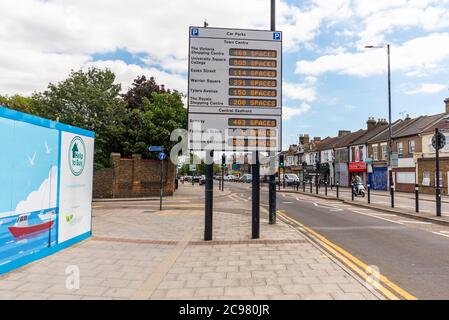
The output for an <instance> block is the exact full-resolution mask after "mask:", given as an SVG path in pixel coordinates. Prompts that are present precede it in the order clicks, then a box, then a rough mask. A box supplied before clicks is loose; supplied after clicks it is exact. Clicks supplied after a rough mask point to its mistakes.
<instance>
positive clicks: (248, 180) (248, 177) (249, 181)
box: [240, 173, 253, 183]
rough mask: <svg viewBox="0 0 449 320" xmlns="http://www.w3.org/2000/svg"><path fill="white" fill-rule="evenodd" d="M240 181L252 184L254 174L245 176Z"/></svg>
mask: <svg viewBox="0 0 449 320" xmlns="http://www.w3.org/2000/svg"><path fill="white" fill-rule="evenodd" d="M240 179H241V181H242V182H243V183H251V182H252V181H253V176H252V174H249V173H247V174H244V175H243V176H242V177H241V178H240Z"/></svg>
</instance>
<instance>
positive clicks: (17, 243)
mask: <svg viewBox="0 0 449 320" xmlns="http://www.w3.org/2000/svg"><path fill="white" fill-rule="evenodd" d="M94 136H95V135H94V133H93V132H90V131H87V130H83V129H79V128H75V127H72V126H68V125H64V124H62V123H57V122H53V121H50V120H47V119H43V118H38V117H34V116H31V115H28V114H25V113H21V112H17V111H14V110H10V109H7V108H3V107H1V106H0V137H2V147H3V150H7V151H6V152H0V171H1V172H0V194H1V197H0V274H3V273H5V272H8V271H10V270H13V269H15V268H18V267H20V266H22V265H25V264H27V263H29V262H32V261H34V260H37V259H39V258H42V257H44V256H46V255H49V254H52V253H54V252H56V251H58V250H61V249H63V248H65V247H67V246H69V245H71V244H73V243H76V242H78V241H81V240H83V239H85V238H87V237H89V236H90V234H91V205H90V204H91V202H92V169H93V141H94ZM81 141H82V143H84V146H82V145H81ZM75 145H76V147H75ZM69 150H70V153H69ZM70 163H71V164H72V165H70ZM78 217H82V218H81V220H80V219H79V218H78ZM75 221H76V222H78V223H77V224H76V225H75V224H74V222H75ZM79 222H82V223H79Z"/></svg>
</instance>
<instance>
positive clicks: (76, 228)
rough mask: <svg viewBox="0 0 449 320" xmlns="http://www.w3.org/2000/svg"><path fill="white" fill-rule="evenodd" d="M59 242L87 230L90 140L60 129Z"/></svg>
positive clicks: (90, 202)
mask: <svg viewBox="0 0 449 320" xmlns="http://www.w3.org/2000/svg"><path fill="white" fill-rule="evenodd" d="M61 138H62V141H61V187H60V202H59V230H58V234H59V238H58V239H59V243H62V242H64V241H67V240H70V239H72V238H75V237H77V236H79V235H82V234H84V233H86V232H89V231H90V228H91V212H92V180H93V163H94V157H93V155H94V139H93V138H91V137H86V136H82V135H79V134H73V133H70V132H62V137H61Z"/></svg>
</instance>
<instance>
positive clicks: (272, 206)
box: [268, 0, 276, 224]
mask: <svg viewBox="0 0 449 320" xmlns="http://www.w3.org/2000/svg"><path fill="white" fill-rule="evenodd" d="M270 13H271V23H270V27H271V31H275V30H276V0H271V12H270ZM271 155H272V154H271ZM274 161H275V158H274V157H273V156H272V157H270V163H271V162H274ZM274 168H275V165H274V163H273V166H271V167H270V169H273V172H272V174H270V178H269V184H268V188H269V189H268V204H269V206H268V208H269V221H270V224H276V173H275V172H274Z"/></svg>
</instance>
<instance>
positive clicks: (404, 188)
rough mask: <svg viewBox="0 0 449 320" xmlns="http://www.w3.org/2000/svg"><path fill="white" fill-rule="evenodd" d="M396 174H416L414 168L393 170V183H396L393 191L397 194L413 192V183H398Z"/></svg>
mask: <svg viewBox="0 0 449 320" xmlns="http://www.w3.org/2000/svg"><path fill="white" fill-rule="evenodd" d="M398 172H412V173H413V174H415V173H416V171H415V168H394V169H393V174H394V181H396V184H395V186H394V190H396V191H399V192H415V184H414V183H398V182H397V181H398Z"/></svg>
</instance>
